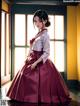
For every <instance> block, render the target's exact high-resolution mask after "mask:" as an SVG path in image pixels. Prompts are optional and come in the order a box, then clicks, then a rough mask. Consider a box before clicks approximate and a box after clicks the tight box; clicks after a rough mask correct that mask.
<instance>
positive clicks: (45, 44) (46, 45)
mask: <svg viewBox="0 0 80 106" xmlns="http://www.w3.org/2000/svg"><path fill="white" fill-rule="evenodd" d="M42 45H43V54H42V55H41V57H40V58H42V60H43V63H45V62H46V60H47V59H48V56H49V55H50V39H49V35H48V34H47V33H46V35H44V36H43V38H42Z"/></svg>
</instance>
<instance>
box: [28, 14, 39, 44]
mask: <svg viewBox="0 0 80 106" xmlns="http://www.w3.org/2000/svg"><path fill="white" fill-rule="evenodd" d="M37 32H38V29H37V28H36V26H34V25H33V15H27V44H28V45H29V41H30V39H32V38H33V37H34V36H35V35H36V34H37Z"/></svg>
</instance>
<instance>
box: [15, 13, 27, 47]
mask: <svg viewBox="0 0 80 106" xmlns="http://www.w3.org/2000/svg"><path fill="white" fill-rule="evenodd" d="M25 22H26V21H25V15H23V14H22V15H21V14H16V15H15V45H25V34H26V32H25Z"/></svg>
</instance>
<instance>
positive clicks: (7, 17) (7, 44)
mask: <svg viewBox="0 0 80 106" xmlns="http://www.w3.org/2000/svg"><path fill="white" fill-rule="evenodd" d="M9 57H10V54H9V14H6V74H7V75H8V74H9V64H10V63H9Z"/></svg>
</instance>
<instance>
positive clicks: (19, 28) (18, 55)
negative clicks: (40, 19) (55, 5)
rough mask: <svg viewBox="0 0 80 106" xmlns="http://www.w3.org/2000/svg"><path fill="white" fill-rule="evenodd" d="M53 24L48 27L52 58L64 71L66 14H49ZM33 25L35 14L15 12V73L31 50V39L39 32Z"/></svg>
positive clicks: (59, 68)
mask: <svg viewBox="0 0 80 106" xmlns="http://www.w3.org/2000/svg"><path fill="white" fill-rule="evenodd" d="M49 19H50V22H51V26H50V27H49V28H48V32H49V35H50V57H49V58H50V59H51V60H52V61H53V63H54V64H55V65H56V67H57V69H58V70H59V71H60V72H64V43H65V42H64V16H62V15H49ZM37 32H38V31H37V29H36V27H35V26H34V25H33V15H30V14H29V15H26V14H15V41H14V42H15V44H14V51H15V58H14V62H15V65H14V70H15V72H14V73H15V74H16V73H17V71H19V70H20V68H21V67H22V65H23V64H24V61H25V59H26V56H27V54H28V50H29V40H30V39H31V38H33V37H34V36H35V34H36V33H37Z"/></svg>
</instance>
